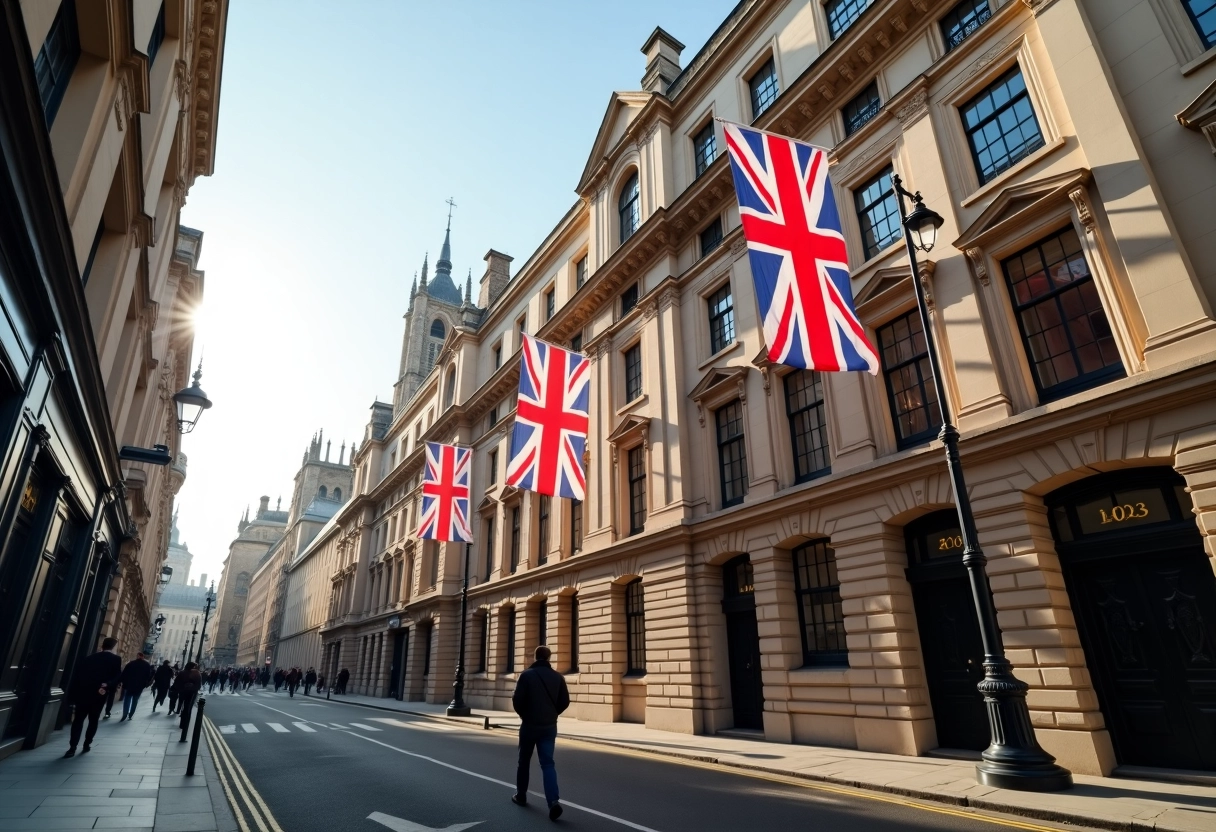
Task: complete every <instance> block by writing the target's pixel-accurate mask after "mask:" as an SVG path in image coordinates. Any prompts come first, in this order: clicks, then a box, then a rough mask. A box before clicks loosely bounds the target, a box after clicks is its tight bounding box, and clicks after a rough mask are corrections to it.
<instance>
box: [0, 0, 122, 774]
mask: <svg viewBox="0 0 1216 832" xmlns="http://www.w3.org/2000/svg"><path fill="white" fill-rule="evenodd" d="M29 55H30V47H29V43H28V41H27V39H26V33H25V29H24V26H23V25H22V21H21V17H20V11H19V6H18V4H17V3H11V2H3V3H0V757H4V756H8V755H9V754H11V753H13V752H15V751H17V750H19V749H21V748H31V747H33V746H35V745H39V744H41V743H42V742H45V741H46V738H47V736H48V735H49V733H50V731H52V730H53V729H54V728H56V727H58V726H59V725H61V724H62V723H63V721H64V720H65V718H66V717H67V706H66V703H65V696H64V690H65V689H66V688H67V687H68V686H69V684H70V672H71V668H73V667H74V666H75V664H76V661H77V660H78V659H79V658H80V657H81V656H82V655H85V654H87V653H88V652H91V651H92V650H94V649H96V646H97V643H98V641H99V639H100V638H101V637H102V636H103V635H105V634H103V633H101V632H100V630H101V627H102V621H103V618H104V614H105V609H106V605H107V603H108V601H109V596H110V587H111V583H112V579H113V576H114V574H115V571H116V570H117V569H118V568H120V563H121V562H122V560H123V559H124V558H126V559H130V558H131V557H133V554H134V553H133V552H132V551H127V550H129V549H132V548H133V544H132V543H131V542H129V538H130V536H131V535H132V534H133V531H134V525H133V524H132V522H131V519H130V518H129V516H128V514H127V508H126V505H125V501H124V500H123V494H122V485H121V475H120V468H119V461H118V457H117V448H116V444H115V441H114V430H113V427H112V425H111V422H110V415H109V410H108V407H107V400H106V393H105V388H104V384H103V379H102V377H101V371H100V367H99V363H98V358H97V355H96V350H95V347H94V343H93V336H92V334H91V329H90V324H89V318H88V313H87V310H86V304H85V296H84V289H83V283H82V281H81V276H80V273H79V268H78V265H77V261H76V256H75V253H74V249H73V245H72V236H71V232H70V228H69V224H68V220H67V214H66V210H65V208H64V205H63V200H62V197H61V194H60V186H59V177H58V174H57V173H56V168H55V163H54V160H53V157H52V152H51V144H50V139H49V136H48V134H47V129H46V125H45V122H44V120H43V108H42V103H41V100H40V97H39V92H38V86H37V80H36V78H35V75H34V66H33V62H32V61H31V60H30V58H29Z"/></svg>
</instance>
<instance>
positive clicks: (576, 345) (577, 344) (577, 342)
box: [570, 332, 583, 353]
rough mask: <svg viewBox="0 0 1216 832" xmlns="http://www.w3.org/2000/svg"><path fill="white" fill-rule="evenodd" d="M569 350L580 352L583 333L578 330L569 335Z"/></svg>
mask: <svg viewBox="0 0 1216 832" xmlns="http://www.w3.org/2000/svg"><path fill="white" fill-rule="evenodd" d="M570 351H571V352H579V353H581V352H582V351H583V333H581V332H579V333H577V334H575V335H573V336H571V338H570Z"/></svg>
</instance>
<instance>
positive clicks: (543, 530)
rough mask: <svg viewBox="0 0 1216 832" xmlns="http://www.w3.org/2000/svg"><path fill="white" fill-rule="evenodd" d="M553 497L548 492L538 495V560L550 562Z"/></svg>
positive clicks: (539, 561)
mask: <svg viewBox="0 0 1216 832" xmlns="http://www.w3.org/2000/svg"><path fill="white" fill-rule="evenodd" d="M552 500H553V498H552V497H550V496H549V495H548V494H537V495H536V562H537V563H548V562H549V531H550V528H549V527H550V526H551V525H552V524H551V523H550V519H551V514H552V510H553V505H552Z"/></svg>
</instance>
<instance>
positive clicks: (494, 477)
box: [488, 451, 498, 485]
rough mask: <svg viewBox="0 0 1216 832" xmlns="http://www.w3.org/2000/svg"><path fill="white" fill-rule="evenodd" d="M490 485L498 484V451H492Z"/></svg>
mask: <svg viewBox="0 0 1216 832" xmlns="http://www.w3.org/2000/svg"><path fill="white" fill-rule="evenodd" d="M488 461H489V463H490V485H493V484H494V483H496V482H498V451H490V458H489V460H488Z"/></svg>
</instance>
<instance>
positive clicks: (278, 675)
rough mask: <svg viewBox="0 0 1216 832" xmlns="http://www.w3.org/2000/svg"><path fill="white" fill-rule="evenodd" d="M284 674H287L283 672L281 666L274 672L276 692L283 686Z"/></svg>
mask: <svg viewBox="0 0 1216 832" xmlns="http://www.w3.org/2000/svg"><path fill="white" fill-rule="evenodd" d="M284 676H285V674H284V673H283V668H281V667H280V668H277V669H276V670H275V672H274V692H275V693H278V692H279V688H281V687H283V678H284Z"/></svg>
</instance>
